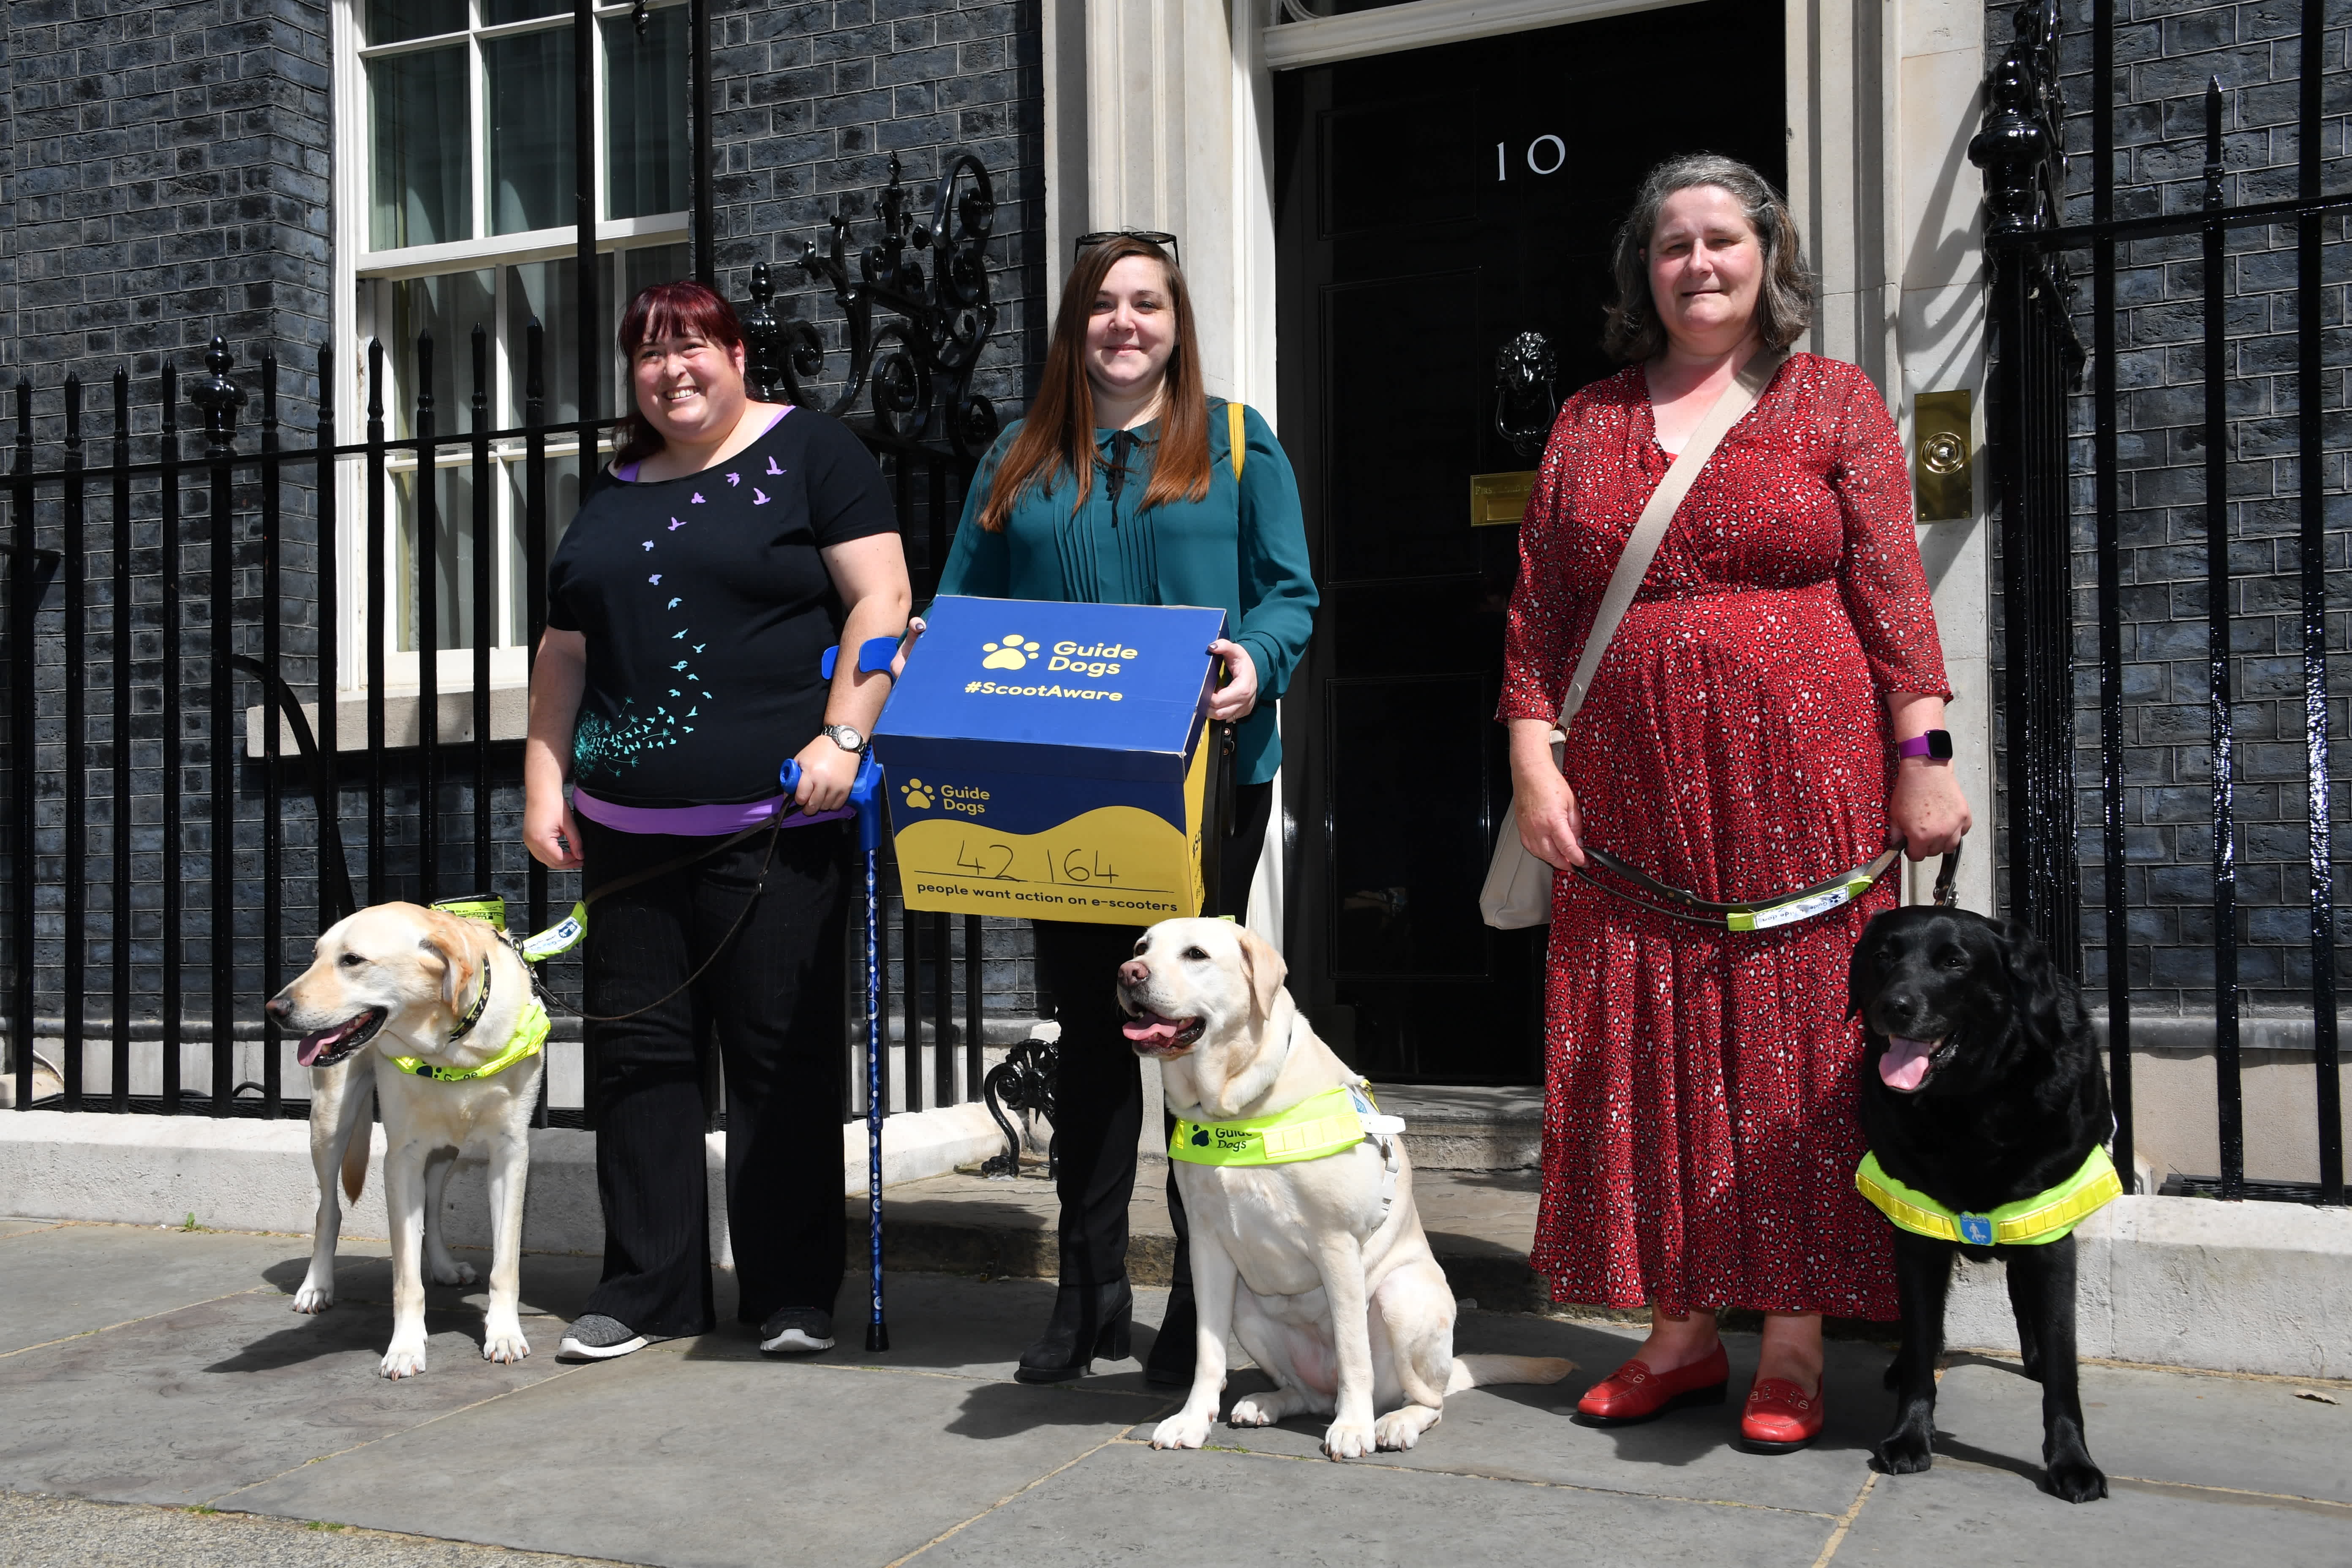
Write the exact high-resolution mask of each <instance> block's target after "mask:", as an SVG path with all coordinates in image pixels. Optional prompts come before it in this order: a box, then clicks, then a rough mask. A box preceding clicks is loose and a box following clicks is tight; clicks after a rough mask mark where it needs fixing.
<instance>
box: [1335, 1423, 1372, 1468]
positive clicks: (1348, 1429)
mask: <svg viewBox="0 0 2352 1568" xmlns="http://www.w3.org/2000/svg"><path fill="white" fill-rule="evenodd" d="M1377 1447H1379V1443H1378V1440H1377V1439H1376V1438H1375V1437H1374V1436H1373V1435H1372V1424H1371V1423H1370V1422H1369V1421H1347V1420H1341V1421H1334V1422H1332V1423H1331V1425H1330V1426H1328V1427H1326V1428H1325V1429H1324V1432H1323V1451H1324V1452H1325V1453H1326V1454H1328V1455H1329V1456H1331V1458H1335V1459H1360V1458H1363V1457H1364V1456H1365V1455H1367V1454H1370V1453H1371V1452H1373V1451H1374V1449H1375V1448H1377Z"/></svg>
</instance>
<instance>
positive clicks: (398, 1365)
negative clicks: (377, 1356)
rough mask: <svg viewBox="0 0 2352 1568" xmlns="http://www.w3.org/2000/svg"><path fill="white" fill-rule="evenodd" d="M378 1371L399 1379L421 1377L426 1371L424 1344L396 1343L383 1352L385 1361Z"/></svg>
mask: <svg viewBox="0 0 2352 1568" xmlns="http://www.w3.org/2000/svg"><path fill="white" fill-rule="evenodd" d="M376 1371H377V1372H378V1373H382V1374H383V1376H385V1377H389V1378H393V1379H395V1380H397V1379H399V1378H404V1377H419V1376H422V1375H423V1374H424V1372H425V1347H424V1346H423V1345H394V1346H393V1347H392V1349H390V1350H388V1351H386V1352H383V1363H382V1364H381V1365H379V1366H378V1367H377V1368H376Z"/></svg>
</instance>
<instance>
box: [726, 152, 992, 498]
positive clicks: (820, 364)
mask: <svg viewBox="0 0 2352 1568" xmlns="http://www.w3.org/2000/svg"><path fill="white" fill-rule="evenodd" d="M913 205H914V198H913V197H912V195H910V194H909V193H908V190H907V187H906V184H905V182H904V181H903V180H902V179H901V178H900V171H899V165H898V155H897V154H896V153H893V154H892V155H891V158H890V183H889V184H887V185H885V186H884V187H883V188H882V193H881V195H879V196H877V198H876V199H875V203H874V210H875V213H876V215H877V216H879V217H880V219H881V229H882V232H881V236H880V237H879V239H878V240H877V242H876V243H875V244H874V245H872V246H869V247H866V250H865V251H864V252H863V253H861V254H860V255H859V256H858V258H857V263H856V268H855V270H854V271H853V269H852V268H851V266H850V263H849V259H848V256H847V249H848V239H849V223H850V220H849V216H848V212H847V209H846V207H845V208H844V210H843V211H841V212H836V213H835V215H834V216H833V218H832V220H831V223H830V227H831V229H832V231H833V233H832V240H831V243H830V244H829V245H828V247H826V248H825V249H824V250H823V251H820V250H818V248H817V247H816V245H815V243H814V241H811V242H809V243H808V244H805V245H803V247H802V248H801V255H800V265H801V268H802V270H803V271H804V272H806V273H807V274H808V276H809V278H810V279H811V280H812V281H814V282H820V283H828V284H830V285H831V286H832V288H833V297H834V298H835V300H838V301H839V302H840V304H841V310H842V315H843V317H844V319H845V321H846V323H847V326H848V332H849V345H848V346H849V368H848V374H847V377H846V379H845V382H844V384H843V386H842V391H841V395H840V396H839V397H837V398H835V400H834V401H833V402H832V404H830V405H823V404H819V403H816V402H815V401H814V399H812V398H810V397H809V396H808V395H806V393H805V391H804V388H805V387H806V385H807V384H809V383H811V382H813V381H815V380H818V379H821V378H822V375H823V372H824V361H825V346H824V340H823V339H822V338H821V337H820V336H818V334H817V331H816V329H815V327H814V326H813V325H812V324H811V323H809V322H808V321H803V320H801V319H799V318H787V319H783V320H779V319H778V318H777V317H776V315H775V314H774V312H773V310H772V309H771V308H770V304H769V300H770V299H771V297H772V294H773V292H774V288H773V285H772V282H771V280H770V279H769V275H768V269H767V268H766V266H765V265H764V264H762V265H761V266H757V267H754V268H752V269H751V296H752V300H753V305H752V308H751V311H750V312H749V313H748V314H747V315H746V316H745V317H744V322H743V324H744V329H745V331H746V332H747V333H748V334H749V335H750V336H751V348H752V354H751V357H752V360H753V363H754V364H755V365H756V367H757V374H758V377H759V379H760V380H761V383H762V387H763V390H764V391H768V392H770V393H771V394H772V393H773V392H775V391H779V390H780V391H781V392H782V394H783V395H785V396H786V397H788V398H790V399H791V401H793V402H794V403H804V404H810V405H812V406H822V407H824V409H825V412H827V413H829V414H836V415H838V414H845V413H847V412H849V411H850V410H851V409H852V408H854V407H855V406H856V404H857V402H858V399H859V397H860V396H861V395H864V396H866V399H867V401H868V404H869V406H870V407H871V409H872V411H873V415H874V421H875V424H876V426H877V427H878V428H879V429H881V430H882V431H884V432H886V433H887V434H888V435H891V436H895V437H898V438H900V439H902V440H919V439H933V440H936V439H940V438H942V437H943V438H944V439H945V440H946V441H947V442H948V444H949V445H950V446H951V447H954V449H955V450H956V451H957V452H958V453H959V454H961V455H962V456H964V457H967V458H977V457H978V456H980V454H981V453H982V452H983V451H985V450H986V449H987V447H988V444H989V443H990V442H991V441H992V440H994V439H995V438H996V432H997V429H998V427H999V425H1000V421H999V419H998V416H997V413H996V407H995V405H993V404H992V403H991V402H990V401H989V400H988V399H987V398H986V397H984V396H982V395H980V394H978V393H976V392H974V391H972V389H971V382H972V375H973V373H974V371H976V370H977V369H978V368H979V364H980V356H981V352H982V350H983V349H984V348H985V347H986V346H987V343H988V339H989V336H990V334H991V333H992V332H994V331H995V330H996V306H995V304H994V302H993V301H992V300H990V298H989V282H988V241H989V237H990V236H991V235H992V233H993V232H994V230H995V226H996V193H995V187H994V185H993V184H992V182H991V181H990V179H989V177H988V171H987V169H986V168H985V167H983V166H982V163H981V162H980V160H979V159H977V158H975V157H973V156H972V155H971V153H958V154H957V155H956V156H955V158H954V159H953V160H951V161H950V163H949V164H948V168H947V172H946V174H944V175H943V176H942V177H941V179H940V186H939V191H938V194H937V195H936V197H935V198H934V200H933V202H932V206H931V216H930V221H929V223H927V224H926V223H918V222H916V221H915V217H914V213H913ZM924 252H929V256H930V266H929V268H928V269H927V268H925V266H924V264H923V260H922V253H924ZM877 306H879V307H881V308H882V309H883V310H887V311H889V312H890V313H891V314H892V315H893V316H894V317H895V318H896V319H895V320H887V321H883V322H881V323H880V324H879V325H877V323H876V321H875V309H876V307H877ZM869 387H870V391H869Z"/></svg>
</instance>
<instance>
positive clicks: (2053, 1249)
mask: <svg viewBox="0 0 2352 1568" xmlns="http://www.w3.org/2000/svg"><path fill="white" fill-rule="evenodd" d="M1847 986H1848V996H1849V998H1850V1000H1851V1002H1852V1005H1853V1011H1854V1012H1856V1013H1858V1014H1860V1015H1861V1016H1862V1019H1863V1023H1864V1027H1865V1028H1866V1030H1867V1031H1868V1037H1867V1039H1866V1040H1865V1042H1864V1052H1863V1066H1862V1125H1863V1131H1864V1134H1865V1136H1866V1137H1867V1138H1868V1139H1869V1142H1870V1148H1871V1152H1873V1153H1874V1154H1876V1155H1877V1156H1878V1162H1879V1164H1880V1165H1881V1166H1882V1167H1883V1168H1884V1169H1885V1172H1886V1173H1887V1174H1888V1175H1890V1176H1892V1177H1894V1178H1895V1180H1896V1181H1898V1182H1901V1183H1902V1184H1905V1185H1906V1186H1909V1187H1912V1188H1916V1190H1918V1191H1919V1192H1922V1193H1925V1194H1928V1195H1930V1196H1932V1197H1934V1198H1935V1199H1937V1201H1938V1202H1940V1203H1942V1204H1943V1205H1945V1206H1946V1207H1948V1208H1951V1209H1955V1210H1958V1211H1960V1212H1963V1213H1969V1214H1986V1213H1990V1211H1991V1210H1993V1209H1995V1208H1998V1207H2000V1205H2003V1204H2009V1203H2015V1202H2018V1201H2019V1200H2021V1199H2023V1198H2027V1197H2031V1196H2032V1195H2033V1194H2037V1193H2041V1192H2043V1191H2046V1190H2048V1189H2049V1188H2051V1187H2053V1186H2055V1185H2057V1184H2059V1183H2061V1182H2063V1181H2065V1180H2066V1179H2067V1178H2069V1177H2070V1176H2072V1175H2074V1173H2075V1172H2076V1171H2078V1170H2080V1169H2081V1168H2082V1165H2083V1163H2084V1161H2085V1160H2086V1159H2088V1158H2089V1157H2090V1153H2091V1150H2092V1147H2093V1146H2094V1145H2095V1144H2099V1143H2103V1142H2105V1141H2106V1138H2107V1135H2108V1133H2109V1132H2110V1131H2112V1130H2113V1127H2114V1119H2113V1117H2112V1116H2111V1114H2110V1113H2109V1110H2108V1102H2107V1079H2106V1074H2105V1071H2104V1070H2102V1067H2101V1064H2100V1061H2099V1058H2098V1052H2097V1049H2096V1047H2095V1045H2094V1043H2093V1040H2092V1037H2091V1028H2090V1023H2089V1020H2088V1019H2086V1018H2085V1017H2084V1014H2083V1001H2082V996H2081V994H2079V993H2078V992H2077V991H2076V990H2075V987H2074V981H2073V980H2072V979H2070V978H2069V977H2068V976H2066V975H2065V974H2064V973H2061V972H2060V971H2059V969H2058V968H2057V966H2056V965H2055V964H2053V963H2052V962H2051V958H2050V953H2049V950H2048V949H2047V948H2045V947H2043V946H2042V942H2040V941H2039V940H2038V939H2037V938H2035V937H2034V936H2033V934H2032V932H2030V931H2027V930H2026V929H2025V928H2024V927H2023V926H2021V925H2019V924H2017V923H2015V922H2014V921H1999V922H1996V921H1989V920H1987V919H1985V918H1984V917H1983V916H1982V915H1979V914H1972V913H1969V911H1967V910H1949V909H1936V908H1930V907H1927V906H1917V907H1913V908H1908V909H1900V910H1891V911H1889V912H1888V913H1885V914H1883V915H1880V916H1879V917H1878V918H1877V919H1875V920H1874V921H1871V922H1870V924H1869V926H1868V927H1867V928H1865V929H1864V931H1863V934H1862V940H1861V941H1860V942H1857V943H1856V944H1855V946H1854V951H1853V963H1852V967H1851V968H1850V969H1849V971H1848V973H1847ZM1963 1252H1964V1253H1966V1254H1967V1256H1968V1257H1969V1258H1971V1259H1975V1260H1979V1261H1981V1260H1982V1259H1984V1258H1994V1257H1998V1258H2000V1259H2001V1260H2002V1261H2003V1263H2004V1264H2005V1265H2006V1268H2007V1272H2008V1276H2009V1300H2010V1305H2011V1308H2012V1309H2014V1310H2015V1311H2016V1313H2017V1337H2018V1344H2019V1346H2020V1347H2021V1349H2022V1351H2023V1352H2024V1359H2025V1375H2026V1376H2028V1377H2031V1378H2035V1379H2038V1380H2039V1381H2040V1382H2041V1384H2042V1464H2043V1465H2044V1467H2045V1468H2046V1469H2047V1472H2048V1481H2047V1485H2046V1489H2048V1490H2049V1491H2051V1492H2053V1493H2054V1494H2055V1495H2057V1496H2059V1497H2062V1498H2064V1499H2065V1500H2067V1501H2068V1502H2088V1501H2090V1500H2092V1499H2094V1498H2103V1497H2105V1496H2106V1495H2107V1478H2106V1477H2105V1475H2103V1474H2101V1473H2100V1470H2099V1468H2098V1467H2097V1466H2096V1465H2095V1464H2093V1463H2092V1462H2091V1454H2090V1450H2089V1448H2088V1447H2086V1446H2085V1444H2084V1438H2083V1404H2082V1398H2081V1395H2080V1394H2079V1393H2078V1392H2077V1389H2076V1373H2075V1363H2074V1355H2075V1352H2074V1237H2073V1236H2072V1235H2068V1236H2066V1237H2063V1238H2061V1239H2059V1240H2056V1241H2051V1242H2043V1243H2038V1244H2030V1245H2016V1246H1993V1247H1969V1246H1965V1245H1963V1244H1961V1243H1957V1242H1948V1241H1940V1240H1937V1239H1935V1238H1934V1237H1926V1236H1921V1235H1918V1234H1916V1233H1915V1232H1912V1231H1908V1230H1905V1229H1903V1228H1901V1227H1900V1226H1897V1227H1896V1228H1895V1279H1896V1282H1897V1285H1898V1287H1899V1289H1900V1290H1901V1293H1902V1306H1903V1346H1902V1349H1901V1350H1899V1351H1898V1352H1895V1363H1894V1365H1893V1366H1891V1367H1889V1368H1888V1369H1887V1373H1886V1381H1887V1384H1888V1386H1890V1387H1892V1388H1894V1389H1895V1390H1896V1394H1895V1425H1894V1427H1893V1428H1892V1429H1891V1430H1890V1431H1889V1432H1888V1433H1887V1434H1886V1436H1885V1440H1884V1441H1883V1442H1881V1443H1880V1444H1879V1445H1878V1448H1877V1450H1876V1459H1877V1465H1878V1468H1881V1469H1883V1470H1885V1472H1887V1473H1889V1474H1891V1475H1909V1474H1912V1473H1914V1472H1916V1471H1919V1470H1924V1469H1926V1468H1928V1467H1929V1466H1930V1465H1932V1464H1934V1463H1935V1451H1934V1447H1933V1443H1932V1439H1933V1436H1934V1419H1935V1410H1936V1363H1937V1357H1939V1356H1940V1355H1941V1354H1942V1353H1943V1349H1944V1300H1945V1296H1946V1294H1947V1293H1948V1290H1949V1289H1950V1287H1951V1279H1952V1258H1953V1255H1954V1254H1956V1253H1963Z"/></svg>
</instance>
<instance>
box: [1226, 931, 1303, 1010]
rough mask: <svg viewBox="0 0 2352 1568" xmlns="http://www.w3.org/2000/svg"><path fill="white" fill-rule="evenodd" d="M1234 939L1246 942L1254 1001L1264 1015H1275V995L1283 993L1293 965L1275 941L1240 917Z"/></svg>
mask: <svg viewBox="0 0 2352 1568" xmlns="http://www.w3.org/2000/svg"><path fill="white" fill-rule="evenodd" d="M1234 940H1236V941H1237V942H1240V943H1241V945H1242V973H1244V975H1246V976H1248V977H1249V986H1250V1005H1251V1007H1252V1008H1253V1009H1254V1010H1255V1012H1256V1014H1257V1016H1259V1017H1261V1018H1270V1017H1272V1016H1274V999H1275V998H1276V996H1278V995H1280V994H1282V983H1283V981H1284V980H1285V979H1286V978H1288V976H1289V974H1290V966H1289V965H1288V964H1286V963H1283V961H1282V954H1280V953H1278V952H1275V951H1274V944H1273V943H1272V942H1267V941H1266V940H1265V938H1264V937H1262V936H1260V935H1258V934H1257V932H1255V931H1252V930H1250V928H1249V927H1247V926H1245V925H1243V924H1241V923H1240V922H1239V921H1236V922H1234Z"/></svg>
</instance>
